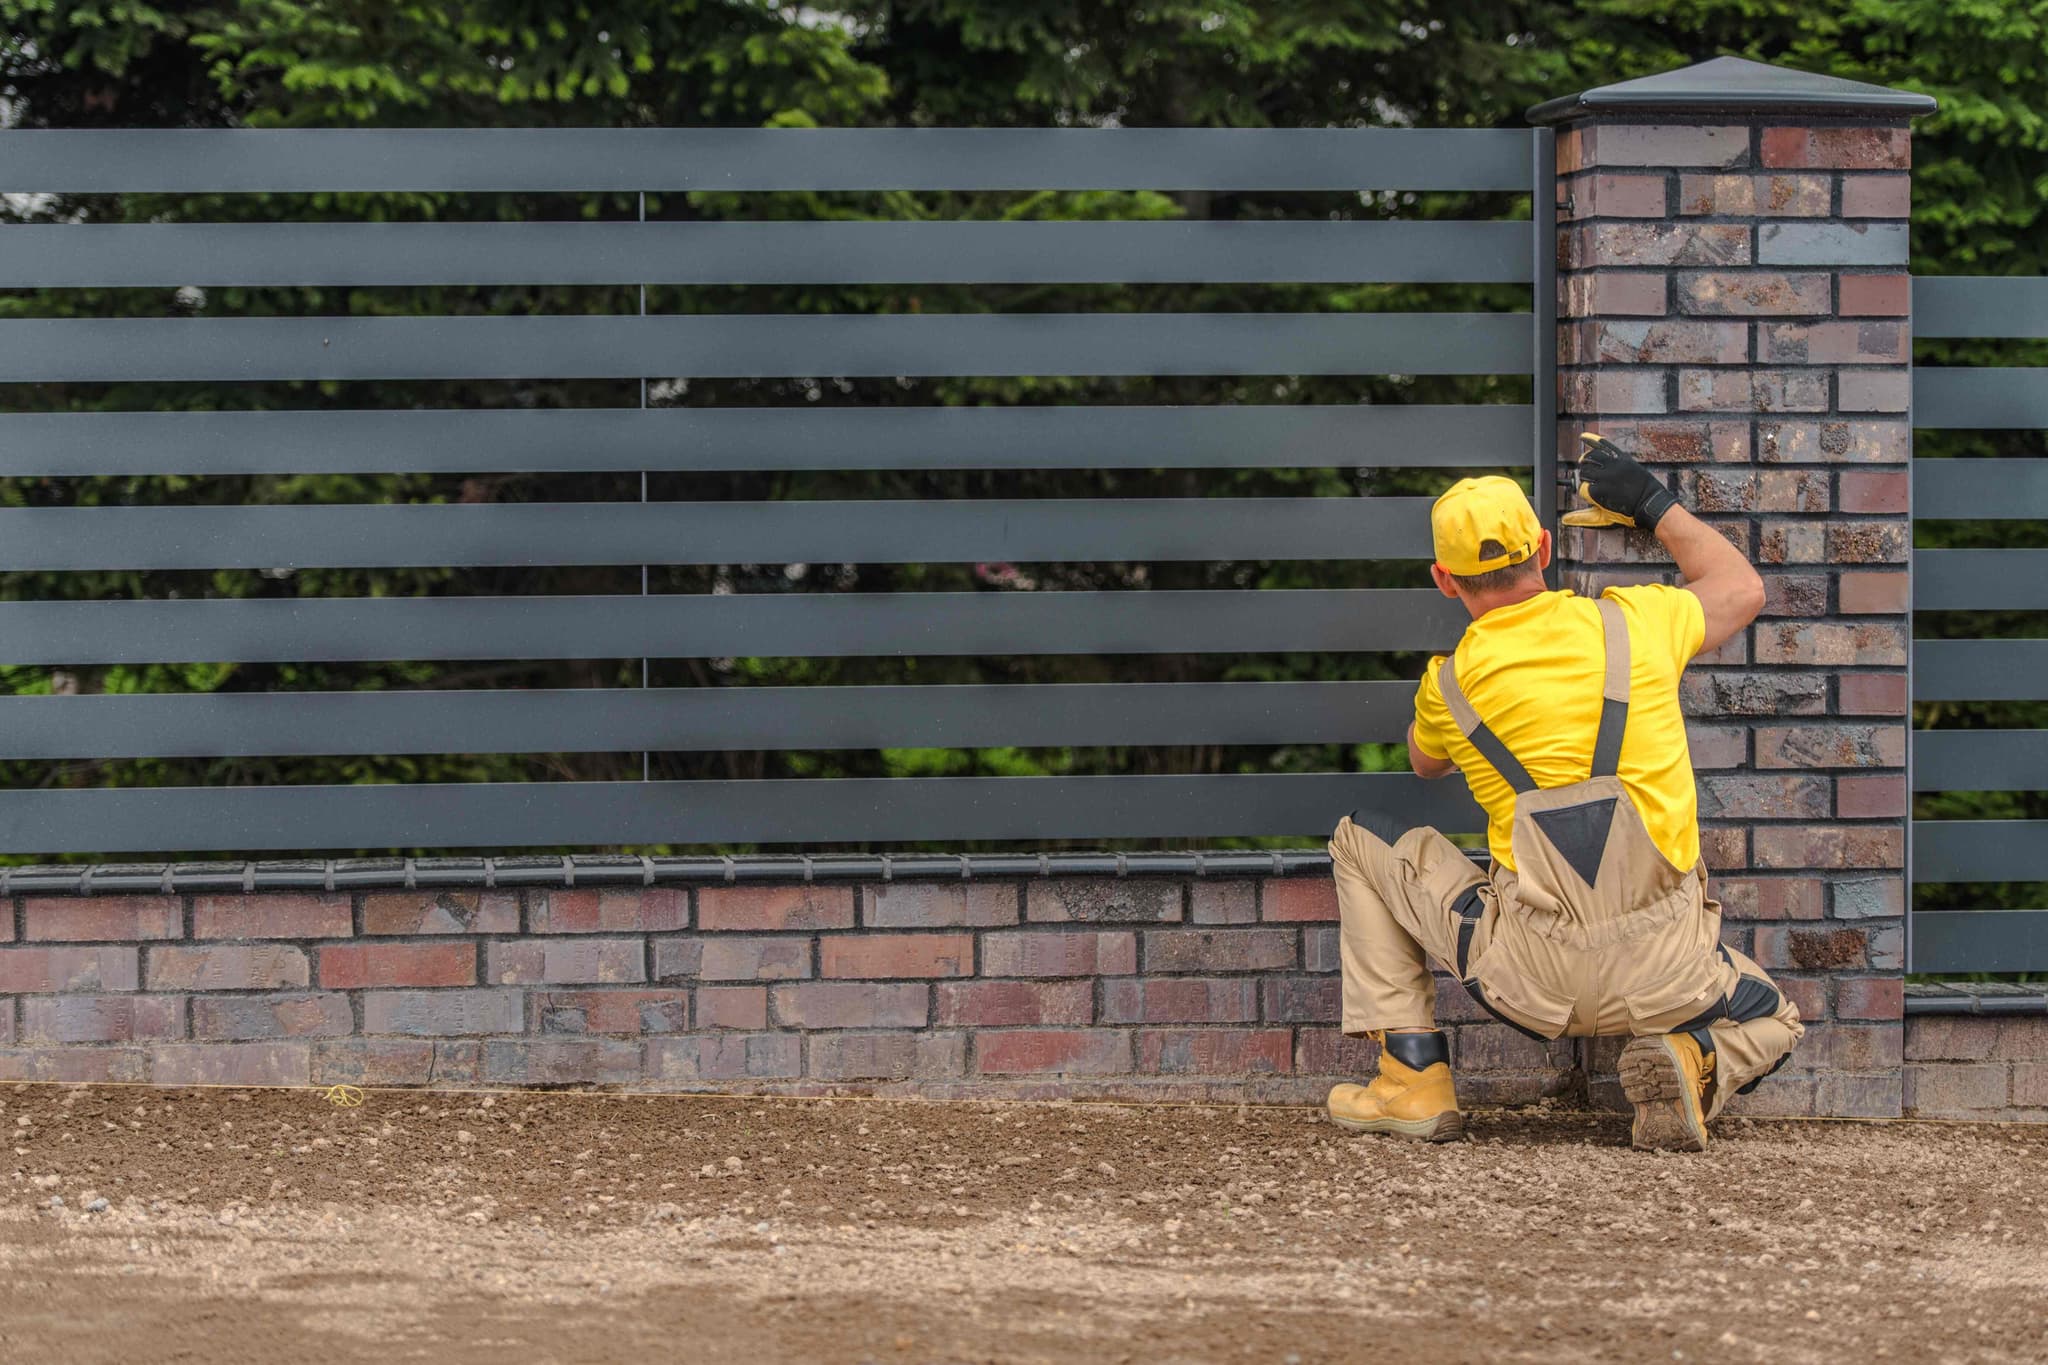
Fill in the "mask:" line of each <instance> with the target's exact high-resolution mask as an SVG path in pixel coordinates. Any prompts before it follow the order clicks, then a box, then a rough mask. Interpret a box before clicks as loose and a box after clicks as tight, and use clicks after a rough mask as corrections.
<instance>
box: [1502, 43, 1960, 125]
mask: <svg viewBox="0 0 2048 1365" xmlns="http://www.w3.org/2000/svg"><path fill="white" fill-rule="evenodd" d="M1934 109H1935V101H1934V97H1933V96H1932V95H1923V94H1920V93H1919V92H1918V91H1913V90H1894V89H1892V88H1891V87H1889V86H1884V85H1872V84H1870V83H1869V82H1867V81H1852V80H1845V79H1843V78H1842V77H1840V76H1816V75H1814V74H1813V73H1811V72H1807V71H1794V70H1792V69H1791V68H1790V67H1783V66H1770V65H1768V64H1766V63H1764V62H1752V61H1750V60H1748V59H1747V58H1743V57H1716V58H1714V59H1713V60H1712V61H1707V62H1701V63H1699V64H1698V65H1697V66H1688V67H1684V68H1681V69H1680V70H1677V71H1666V72H1663V73H1662V74H1660V75H1656V76H1643V77H1639V78H1638V79H1636V80H1632V81H1617V82H1616V83H1614V84H1613V85H1603V86H1599V87H1597V88H1595V89H1592V90H1583V91H1581V92H1579V93H1578V94H1576V95H1561V96H1559V97H1558V98H1556V99H1554V100H1546V101H1544V102H1543V103H1542V104H1539V105H1536V106H1534V107H1533V108H1531V109H1530V110H1529V112H1528V119H1529V122H1531V123H1562V122H1565V121H1566V120H1568V119H1576V118H1597V117H1601V116H1608V117H1614V116H1620V115H1628V114H1661V113H1678V112H1691V113H1713V114H1725V115H1731V116H1740V115H1753V114H1795V113H1797V114H1820V115H1828V116H1833V117H1836V118H1875V117H1889V118H1917V117H1919V116H1920V115H1922V114H1931V113H1933V112H1934Z"/></svg>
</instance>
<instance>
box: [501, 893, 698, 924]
mask: <svg viewBox="0 0 2048 1365" xmlns="http://www.w3.org/2000/svg"><path fill="white" fill-rule="evenodd" d="M532 904H533V932H534V933H536V934H633V933H642V934H659V933H667V932H669V931H672V930H676V929H687V928H689V927H690V893H689V892H687V891H682V890H678V889H677V888H675V887H672V886H613V887H602V888H598V889H594V890H592V889H586V890H579V891H567V890H564V891H545V892H536V893H533V901H532Z"/></svg>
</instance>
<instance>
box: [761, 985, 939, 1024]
mask: <svg viewBox="0 0 2048 1365" xmlns="http://www.w3.org/2000/svg"><path fill="white" fill-rule="evenodd" d="M773 994H774V998H775V1016H776V1018H777V1019H778V1020H779V1021H780V1022H781V1023H782V1024H784V1025H785V1026H787V1027H790V1028H807V1029H810V1028H923V1027H924V1026H925V1025H926V1024H927V1023H929V1022H930V1019H931V987H929V986H924V985H897V984H886V985H885V984H883V983H880V982H866V981H806V982H803V983H802V984H800V985H795V986H777V987H776V988H775V990H774V992H773Z"/></svg>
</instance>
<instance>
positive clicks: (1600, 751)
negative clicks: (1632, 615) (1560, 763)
mask: <svg viewBox="0 0 2048 1365" xmlns="http://www.w3.org/2000/svg"><path fill="white" fill-rule="evenodd" d="M1597 605H1598V606H1599V608H1600V629H1601V634H1602V635H1603V636H1604V637H1605V639H1606V643H1607V677H1606V679H1605V681H1604V682H1603V683H1602V685H1601V688H1600V734H1599V737H1598V738H1597V739H1595V740H1594V741H1593V772H1592V775H1593V776H1594V777H1612V776H1614V775H1615V773H1616V772H1617V771H1619V770H1620V767H1621V737H1622V734H1623V732H1624V731H1626V730H1627V729H1628V669H1629V653H1628V622H1627V621H1626V620H1624V619H1623V617H1622V614H1621V603H1619V602H1617V601H1615V600H1614V599H1613V598H1611V597H1603V598H1601V599H1600V600H1599V602H1598V604H1597Z"/></svg>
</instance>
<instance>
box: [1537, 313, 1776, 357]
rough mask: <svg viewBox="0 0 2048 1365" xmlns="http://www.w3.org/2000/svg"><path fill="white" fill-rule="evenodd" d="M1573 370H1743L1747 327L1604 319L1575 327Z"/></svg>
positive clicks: (1708, 323)
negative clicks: (1650, 367) (1728, 367)
mask: <svg viewBox="0 0 2048 1365" xmlns="http://www.w3.org/2000/svg"><path fill="white" fill-rule="evenodd" d="M1579 327H1580V335H1581V344H1580V349H1579V350H1577V351H1576V352H1574V353H1573V354H1574V355H1575V356H1577V357H1578V360H1577V363H1579V364H1603V365H1677V364H1694V365H1746V364H1748V363H1749V324H1748V323H1746V322H1696V321H1685V320H1681V319H1667V320H1662V321H1637V320H1624V319H1608V320H1605V321H1601V322H1588V323H1582V324H1579Z"/></svg>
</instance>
